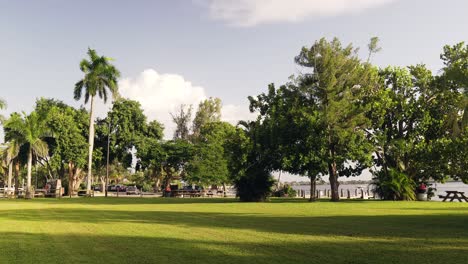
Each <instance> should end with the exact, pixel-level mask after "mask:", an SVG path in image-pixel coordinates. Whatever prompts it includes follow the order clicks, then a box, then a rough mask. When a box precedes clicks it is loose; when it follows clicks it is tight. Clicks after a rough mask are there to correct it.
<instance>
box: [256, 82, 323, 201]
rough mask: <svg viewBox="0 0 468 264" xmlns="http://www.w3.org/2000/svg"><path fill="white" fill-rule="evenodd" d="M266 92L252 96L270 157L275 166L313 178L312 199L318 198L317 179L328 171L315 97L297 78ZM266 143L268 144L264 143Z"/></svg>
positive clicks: (272, 87)
mask: <svg viewBox="0 0 468 264" xmlns="http://www.w3.org/2000/svg"><path fill="white" fill-rule="evenodd" d="M268 88H269V89H268V93H267V94H260V95H259V96H257V97H256V98H253V97H249V100H250V109H251V111H257V112H258V113H259V114H260V116H261V120H262V122H263V125H262V129H265V130H267V131H266V132H267V133H268V135H269V136H268V138H269V145H268V146H269V148H270V149H269V151H268V152H269V154H268V156H269V157H270V158H269V160H270V161H271V162H272V163H273V168H274V169H275V170H282V171H287V172H290V173H293V174H298V175H307V176H308V177H309V178H310V180H311V185H310V187H311V190H310V193H311V196H310V201H315V199H316V195H315V194H316V180H317V178H318V177H319V176H320V175H324V174H326V173H327V163H326V162H324V160H323V159H322V157H324V153H323V152H324V150H325V143H326V140H325V136H324V135H323V131H324V129H323V127H322V124H321V123H320V119H319V118H318V117H319V114H320V112H319V111H318V108H317V105H316V103H315V98H314V97H309V96H307V95H308V94H307V93H306V92H304V91H303V87H300V86H297V85H296V84H295V83H294V79H292V80H291V82H290V83H288V84H286V85H282V86H281V87H280V88H278V89H276V88H275V86H274V85H273V84H271V85H270V86H269V87H268ZM264 145H265V144H264Z"/></svg>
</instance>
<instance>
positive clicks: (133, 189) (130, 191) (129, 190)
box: [126, 186, 140, 195]
mask: <svg viewBox="0 0 468 264" xmlns="http://www.w3.org/2000/svg"><path fill="white" fill-rule="evenodd" d="M126 193H127V195H131V194H136V195H138V194H140V190H138V188H137V187H136V186H128V187H127V191H126Z"/></svg>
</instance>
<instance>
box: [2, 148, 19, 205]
mask: <svg viewBox="0 0 468 264" xmlns="http://www.w3.org/2000/svg"><path fill="white" fill-rule="evenodd" d="M2 147H3V149H2V161H3V162H4V164H5V167H8V180H7V190H8V191H7V195H8V196H10V195H11V190H12V179H13V163H14V159H15V158H16V157H18V154H19V149H20V145H19V144H18V141H17V140H14V139H13V140H10V141H9V142H7V143H6V144H4V145H3V146H2Z"/></svg>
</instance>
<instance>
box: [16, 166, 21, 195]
mask: <svg viewBox="0 0 468 264" xmlns="http://www.w3.org/2000/svg"><path fill="white" fill-rule="evenodd" d="M19 171H20V164H19V161H17V162H16V163H15V194H18V188H19Z"/></svg>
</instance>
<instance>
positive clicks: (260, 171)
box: [234, 163, 274, 202]
mask: <svg viewBox="0 0 468 264" xmlns="http://www.w3.org/2000/svg"><path fill="white" fill-rule="evenodd" d="M273 184H274V180H273V178H272V176H271V173H270V172H269V171H268V170H266V169H265V166H263V165H262V164H257V163H255V164H252V165H251V166H250V167H248V168H247V169H246V170H245V174H244V175H242V176H241V177H238V178H237V179H235V180H234V186H235V187H236V190H237V196H239V199H240V200H241V201H242V202H264V201H266V200H267V199H268V197H269V196H270V195H271V193H272V186H273Z"/></svg>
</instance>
